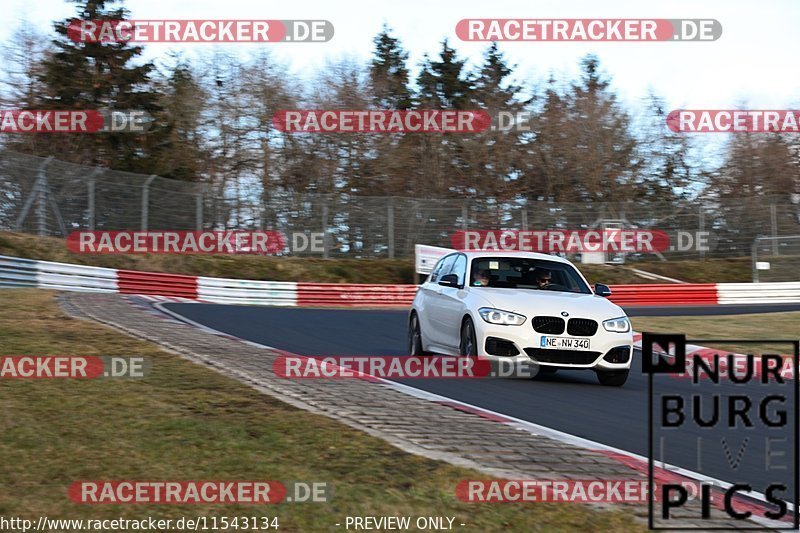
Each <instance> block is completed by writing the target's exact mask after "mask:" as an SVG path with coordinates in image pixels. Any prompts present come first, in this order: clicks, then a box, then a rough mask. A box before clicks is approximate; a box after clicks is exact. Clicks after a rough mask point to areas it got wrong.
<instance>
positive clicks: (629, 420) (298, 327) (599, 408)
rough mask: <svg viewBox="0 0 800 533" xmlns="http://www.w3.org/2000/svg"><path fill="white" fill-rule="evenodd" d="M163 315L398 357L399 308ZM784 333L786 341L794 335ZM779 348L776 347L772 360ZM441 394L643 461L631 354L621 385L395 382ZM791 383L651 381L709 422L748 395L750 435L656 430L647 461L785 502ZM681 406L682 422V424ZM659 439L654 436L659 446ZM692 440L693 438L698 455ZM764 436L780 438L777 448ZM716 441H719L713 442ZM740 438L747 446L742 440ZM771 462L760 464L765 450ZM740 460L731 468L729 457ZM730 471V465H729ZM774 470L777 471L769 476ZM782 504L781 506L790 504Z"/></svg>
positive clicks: (642, 382)
mask: <svg viewBox="0 0 800 533" xmlns="http://www.w3.org/2000/svg"><path fill="white" fill-rule="evenodd" d="M167 307H168V308H169V310H170V311H173V312H175V313H178V314H180V315H182V316H184V317H186V318H188V319H190V320H192V321H195V322H198V323H200V324H203V325H205V326H208V327H210V328H213V329H215V330H218V331H222V332H224V333H227V334H230V335H233V336H236V337H239V338H243V339H247V340H250V341H253V342H257V343H259V344H263V345H266V346H270V347H274V348H279V349H283V350H287V351H289V352H292V353H296V354H301V355H405V353H406V350H405V345H406V320H407V314H406V312H405V311H395V310H391V311H389V310H331V309H298V308H276V307H249V306H233V305H217V304H182V303H170V304H167ZM798 309H800V305H797V304H794V305H759V306H730V307H729V306H725V307H722V308H721V307H717V306H713V307H670V308H652V307H651V308H638V309H637V308H629V309H626V311H627V312H628V314H629V315H630V316H637V315H647V316H657V315H659V314H660V315H662V316H675V315H684V316H687V315H715V314H731V313H750V312H773V311H787V310H798ZM796 333H797V332H796V331H795V332H791V333H790V332H787V336H791V335H796ZM788 349H789V348H788V347H786V346H784V347H782V348H781V350H782V353H786V352H785V350H788ZM398 381H401V382H402V383H405V384H407V385H410V386H413V387H416V388H419V389H423V390H426V391H429V392H433V393H435V394H439V395H441V396H445V397H448V398H451V399H455V400H459V401H462V402H466V403H469V404H472V405H476V406H479V407H483V408H485V409H490V410H492V411H496V412H499V413H502V414H506V415H509V416H513V417H516V418H520V419H523V420H527V421H530V422H534V423H536V424H540V425H543V426H546V427H550V428H553V429H557V430H559V431H563V432H566V433H569V434H572V435H576V436H579V437H583V438H586V439H590V440H593V441H596V442H599V443H602V444H605V445H609V446H614V447H616V448H620V449H623V450H627V451H630V452H634V453H637V454H640V455H643V456H645V457H646V456H647V455H648V438H647V437H648V381H647V376H645V375H643V374H642V371H641V353H639V352H638V351H637V353H636V354H635V356H634V363H633V366H632V369H631V375H630V377H629V379H628V382H627V383H626V385H625V386H624V387H623V388H613V387H604V386H601V385H599V384H598V383H597V379H596V377H595V375H594V373H593V372H591V371H585V370H584V371H563V370H560V371H559V372H558V373H557V374H555V375H553V376H548V377H545V378H541V379H538V380H530V379H462V380H456V379H438V380H433V379H416V380H398ZM793 383H794V382H793V381H788V382H786V383H784V384H777V383H770V384H761V383H760V382H757V381H756V382H750V383H748V384H741V385H736V384H732V383H729V382H726V380H724V379H723V380H722V382H721V383H720V384H717V385H713V384H711V383H710V382H704V383H700V384H697V385H693V384H692V382H691V380H688V379H679V378H675V377H671V376H659V377H656V378H655V391H656V395H655V396H656V398H655V401H656V402H659V395H662V394H665V393H673V394H679V395H681V396H683V397H684V398H687V399H688V398H690V397H691V395H692V394H697V395H698V396H700V397H701V398H702V400H703V402H704V403H703V406H702V408H701V411H702V412H703V413H704V414H705V415H710V414H711V412H712V410H711V408H712V404H711V401H712V400H711V397H712V395H714V394H718V395H719V394H721V395H736V394H740V395H741V394H744V395H746V396H748V397H750V398H751V400H752V403H753V408H752V409H751V410H750V417H751V419H752V420H753V422H754V424H753V427H752V428H742V427H740V428H739V429H736V430H735V431H731V430H729V429H727V428H724V429H722V428H701V427H698V426H696V425H695V424H694V423H690V425H688V426H684V427H681V428H680V429H672V430H662V431H660V432H659V431H657V432H656V438H655V439H654V440H655V450H656V453H655V455H656V456H657V458H658V459H659V460H663V461H666V462H667V463H670V464H673V465H676V466H680V467H682V468H686V469H688V470H692V471H695V472H699V473H701V474H704V475H706V476H710V477H713V478H717V479H721V480H723V481H728V482H731V483H733V482H749V483H750V484H751V485H752V486H753V489H754V490H755V491H757V492H764V490H765V489H766V487H767V485H768V484H769V483H773V482H776V481H780V482H783V483H785V484H786V485H787V487H788V488H789V489H788V492H787V493H779V494H777V495H778V496H780V497H782V498H784V499H787V500H790V498H791V497H792V495H793V475H792V474H793V469H796V468H797V466H796V465H793V464H792V461H793V448H792V446H793V444H794V442H795V441H794V436H793V434H792V431H793V429H794V428H793V426H792V421H793V420H794V407H793V406H792V398H793V394H794V392H793ZM770 393H779V394H783V395H785V396H786V397H787V398H788V401H789V404H788V405H784V406H775V405H774V404H773V405H772V406H771V407H769V409H768V411H769V414H770V416H772V414H773V413H774V411H776V409H777V408H779V407H784V408H786V410H787V415H788V416H787V420H788V423H789V425H788V426H787V427H786V428H784V429H780V430H774V429H767V428H766V427H765V426H764V424H763V423H761V422H760V421H759V415H758V407H759V402H760V399H761V398H763V397H764V396H766V395H768V394H770ZM728 412H729V409H728V408H727V406H726V403H725V402H724V401H723V402H722V403H721V409H720V415H721V417H720V420H721V423H722V424H726V422H727V417H728ZM690 413H691V410H690V409H687V414H689V416H688V417H687V418H689V419H691V415H690ZM659 437H663V438H664V440H663V441H662V440H661V439H660V438H659ZM698 437H701V438H702V445H701V448H700V449H699V450H698ZM767 437H770V438H780V437H785V438H787V440H786V441H785V442H781V441H776V440H773V441H771V442H769V443H768V442H767V440H766V439H767ZM723 438H724V439H725V441H724V442H723ZM745 438H747V442H746V443H745V440H744V439H745ZM768 446H769V447H771V450H772V453H773V454H776V453H784V455H783V456H778V455H773V456H772V458H771V465H770V469H768V467H767V460H766V454H767V447H768ZM740 454H741V457H740V458H739V459H740V460H739V462H738V463H737V461H736V460H737V456H739V455H740ZM733 464H736V467H735V468H733V467H732V465H733ZM779 467H783V469H778V468H779ZM790 501H791V500H790Z"/></svg>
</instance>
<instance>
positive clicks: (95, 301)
mask: <svg viewBox="0 0 800 533" xmlns="http://www.w3.org/2000/svg"><path fill="white" fill-rule="evenodd" d="M60 303H61V305H62V308H63V309H64V310H65V311H66V312H68V313H69V314H71V315H73V316H76V317H81V318H87V319H92V320H95V321H97V322H100V323H103V324H106V325H108V326H111V327H113V328H116V329H118V330H120V331H123V332H125V333H127V334H129V335H131V336H133V337H137V338H140V339H145V340H148V341H151V342H153V343H155V344H158V345H159V346H161V347H163V348H165V349H168V350H170V351H173V352H175V353H177V354H179V355H180V356H182V357H184V358H186V359H189V360H191V361H193V362H195V363H198V364H202V365H207V366H209V367H211V368H213V369H214V370H217V371H218V372H221V373H223V374H225V375H227V376H230V377H232V378H234V379H237V380H239V381H241V382H243V383H246V384H248V385H250V386H252V387H254V388H256V389H258V390H259V391H261V392H263V393H265V394H269V395H271V396H274V397H276V398H278V399H280V400H282V401H284V402H286V403H288V404H291V405H293V406H295V407H298V408H300V409H304V410H307V411H311V412H314V413H318V414H321V415H324V416H327V417H330V418H333V419H336V420H338V421H340V422H342V423H344V424H347V425H348V426H351V427H353V428H356V429H359V430H361V431H364V432H366V433H368V434H370V435H373V436H376V437H379V438H381V439H384V440H385V441H388V442H389V443H391V444H392V445H394V446H397V447H398V448H400V449H402V450H404V451H407V452H410V453H414V454H417V455H422V456H425V457H428V458H431V459H437V460H442V461H446V462H448V463H451V464H454V465H458V466H464V467H468V468H473V469H475V470H478V471H480V472H481V473H483V474H485V475H487V476H493V477H500V478H507V479H542V480H556V479H565V480H566V479H583V480H588V479H598V480H603V479H609V480H622V479H636V480H646V477H645V475H644V474H642V473H641V469H633V468H630V467H629V466H626V465H625V464H624V463H623V462H622V461H619V460H617V459H615V458H613V457H610V456H609V455H608V454H603V453H600V452H598V451H596V450H590V449H586V448H582V447H577V446H574V445H571V444H569V443H565V442H563V441H559V440H556V439H553V438H550V437H548V436H543V435H537V434H535V433H533V432H531V431H528V430H524V429H523V428H520V427H514V426H513V425H510V424H505V423H501V422H499V421H497V420H493V419H492V418H491V417H485V416H479V415H477V414H475V413H470V412H465V411H462V410H457V409H454V408H453V407H452V406H448V405H444V404H441V403H436V402H433V401H430V400H429V399H424V398H420V397H415V396H412V395H409V394H406V393H405V392H403V391H402V390H398V389H397V388H395V387H393V386H391V385H387V384H385V383H380V382H374V381H367V380H361V379H338V380H324V379H311V380H309V379H306V380H290V379H284V378H280V377H278V376H276V375H275V373H274V372H273V368H272V365H273V362H274V360H275V358H276V357H277V356H278V352H276V351H273V350H270V349H266V348H263V347H259V346H256V345H254V344H252V343H247V342H242V341H239V340H237V339H234V338H233V337H229V336H227V335H223V334H215V333H213V332H211V331H210V330H207V329H203V328H200V327H196V326H193V325H189V324H186V323H183V322H180V321H178V320H175V319H172V318H169V317H167V315H165V314H163V313H161V312H160V311H158V310H156V309H154V308H153V307H151V304H150V303H149V302H147V301H145V300H143V299H140V298H137V297H130V296H121V295H118V294H91V293H64V294H62V295H61V297H60ZM454 490H455V487H454ZM576 505H578V504H576ZM592 505H593V506H594V507H595V508H598V509H602V508H608V507H609V505H611V504H592ZM620 507H622V508H625V509H627V510H628V511H629V512H631V513H633V514H634V515H635V516H636V517H637V518H638V519H640V520H642V521H646V519H647V504H646V503H645V504H622V505H621V506H620ZM618 508H619V507H618ZM698 515H699V512H698V509H697V507H694V508H692V506H687V507H686V508H685V509H683V510H680V511H678V512H677V513H673V517H674V518H675V519H677V518H678V517H681V516H683V517H686V520H685V521H684V520H682V521H681V524H682V525H685V526H686V527H698V528H708V527H712V526H713V527H729V528H731V529H741V528H747V527H750V528H752V527H754V526H756V527H758V525H757V524H755V523H753V522H744V521H734V520H731V519H727V520H726V519H725V518H726V516H725V515H723V514H721V512H719V511H717V510H715V509H714V510H712V517H713V518H714V520H713V521H708V520H706V521H695V520H691V519H690V517H692V516H695V517H696V516H698Z"/></svg>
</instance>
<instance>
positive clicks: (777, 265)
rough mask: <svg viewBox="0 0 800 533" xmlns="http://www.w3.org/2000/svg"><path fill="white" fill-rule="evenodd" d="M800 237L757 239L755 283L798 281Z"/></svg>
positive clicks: (754, 260)
mask: <svg viewBox="0 0 800 533" xmlns="http://www.w3.org/2000/svg"><path fill="white" fill-rule="evenodd" d="M799 274H800V235H788V236H785V237H756V239H755V240H754V241H753V281H754V282H759V281H797V279H798V278H799V277H800V276H798V275H799Z"/></svg>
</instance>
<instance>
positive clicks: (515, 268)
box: [469, 256, 592, 294]
mask: <svg viewBox="0 0 800 533" xmlns="http://www.w3.org/2000/svg"><path fill="white" fill-rule="evenodd" d="M469 284H470V286H472V287H495V288H501V289H532V290H548V291H560V292H577V293H581V294H591V292H592V291H591V289H590V288H589V286H588V285H586V283H585V282H584V281H583V279H582V278H581V276H580V274H579V273H578V271H577V270H575V268H574V267H573V266H571V265H569V264H567V263H560V262H556V261H547V260H542V259H529V258H526V257H503V256H497V257H494V256H491V257H479V258H476V259H474V260H473V261H472V268H471V269H470V283H469Z"/></svg>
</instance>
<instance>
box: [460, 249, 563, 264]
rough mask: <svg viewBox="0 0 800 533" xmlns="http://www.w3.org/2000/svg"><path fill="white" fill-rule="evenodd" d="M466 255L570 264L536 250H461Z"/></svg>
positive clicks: (475, 257)
mask: <svg viewBox="0 0 800 533" xmlns="http://www.w3.org/2000/svg"><path fill="white" fill-rule="evenodd" d="M461 253H463V254H464V255H466V256H467V259H470V260H472V259H480V258H482V257H520V258H524V259H538V260H540V261H553V262H556V263H567V264H572V263H570V261H568V260H567V259H564V258H563V257H559V256H557V255H550V254H540V253H538V252H518V251H505V250H480V251H463V252H461Z"/></svg>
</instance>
